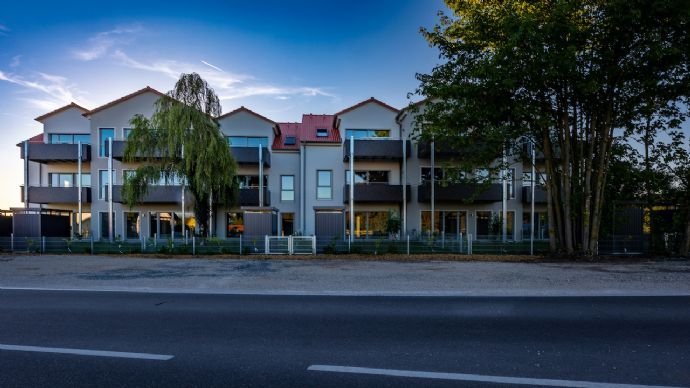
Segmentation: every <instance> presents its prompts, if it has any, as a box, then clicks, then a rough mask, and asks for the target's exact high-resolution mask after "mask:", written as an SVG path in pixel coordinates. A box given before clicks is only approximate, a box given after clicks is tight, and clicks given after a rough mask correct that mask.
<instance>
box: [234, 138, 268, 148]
mask: <svg viewBox="0 0 690 388" xmlns="http://www.w3.org/2000/svg"><path fill="white" fill-rule="evenodd" d="M227 139H228V144H229V145H230V147H258V146H260V145H261V146H263V147H264V148H266V147H268V137H260V136H228V137H227Z"/></svg>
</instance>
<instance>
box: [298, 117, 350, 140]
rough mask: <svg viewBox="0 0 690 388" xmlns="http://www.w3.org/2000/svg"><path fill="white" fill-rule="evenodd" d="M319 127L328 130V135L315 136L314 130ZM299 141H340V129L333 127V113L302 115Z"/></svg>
mask: <svg viewBox="0 0 690 388" xmlns="http://www.w3.org/2000/svg"><path fill="white" fill-rule="evenodd" d="M321 128H324V129H326V130H328V136H325V137H317V136H316V130H317V129H321ZM300 141H301V142H308V143H341V142H342V139H341V138H340V131H338V128H336V127H335V115H312V114H308V115H302V128H301V130H300Z"/></svg>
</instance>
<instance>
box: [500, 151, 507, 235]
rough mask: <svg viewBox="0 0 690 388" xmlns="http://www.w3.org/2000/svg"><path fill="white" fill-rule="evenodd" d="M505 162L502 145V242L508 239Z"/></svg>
mask: <svg viewBox="0 0 690 388" xmlns="http://www.w3.org/2000/svg"><path fill="white" fill-rule="evenodd" d="M506 164H507V158H506V149H505V146H503V161H502V166H501V180H502V183H503V201H502V207H501V209H502V213H503V214H502V220H501V232H502V233H501V234H502V236H503V239H502V240H503V242H506V240H507V239H508V181H507V178H508V174H507V171H508V169H507V168H506Z"/></svg>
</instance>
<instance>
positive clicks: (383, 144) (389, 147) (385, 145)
mask: <svg viewBox="0 0 690 388" xmlns="http://www.w3.org/2000/svg"><path fill="white" fill-rule="evenodd" d="M404 141H405V147H406V153H407V157H408V158H409V157H410V151H411V148H410V141H409V140H404ZM402 147H403V140H371V139H362V140H356V139H355V160H402V158H403V150H402ZM343 160H344V161H346V162H347V161H349V160H350V140H345V142H343Z"/></svg>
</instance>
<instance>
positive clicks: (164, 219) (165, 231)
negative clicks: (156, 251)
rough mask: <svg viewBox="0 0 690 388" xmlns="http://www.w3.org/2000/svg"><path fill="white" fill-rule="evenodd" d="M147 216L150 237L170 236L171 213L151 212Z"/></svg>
mask: <svg viewBox="0 0 690 388" xmlns="http://www.w3.org/2000/svg"><path fill="white" fill-rule="evenodd" d="M149 218H150V219H149V230H150V234H151V237H156V238H168V237H172V215H171V214H170V213H151V215H150V217H149Z"/></svg>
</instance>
